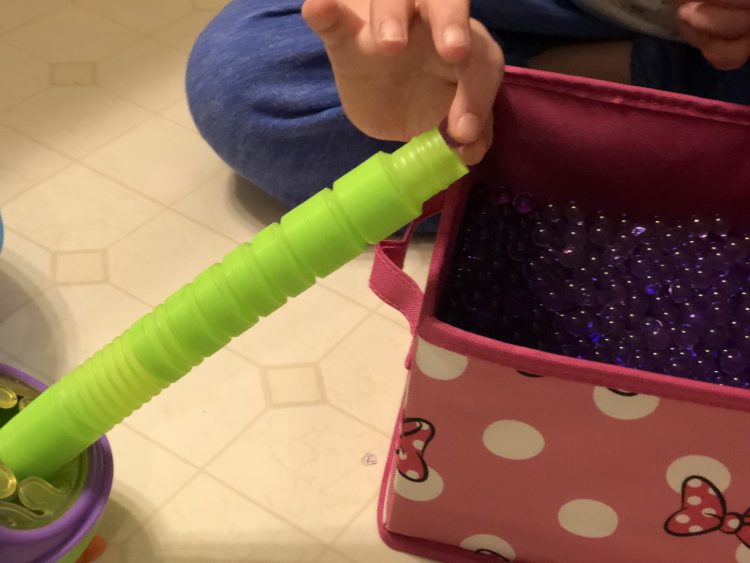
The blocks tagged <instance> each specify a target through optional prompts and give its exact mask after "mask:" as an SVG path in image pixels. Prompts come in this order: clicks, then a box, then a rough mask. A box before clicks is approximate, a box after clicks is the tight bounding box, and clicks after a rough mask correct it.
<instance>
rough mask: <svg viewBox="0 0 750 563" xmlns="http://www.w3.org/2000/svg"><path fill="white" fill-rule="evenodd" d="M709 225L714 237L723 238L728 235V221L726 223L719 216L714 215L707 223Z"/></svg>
mask: <svg viewBox="0 0 750 563" xmlns="http://www.w3.org/2000/svg"><path fill="white" fill-rule="evenodd" d="M709 224H710V226H711V232H712V233H713V234H715V235H716V236H719V237H725V236H727V235H728V234H729V230H730V225H729V221H727V220H726V219H724V218H723V217H721V216H720V215H714V217H713V218H712V219H711V221H709Z"/></svg>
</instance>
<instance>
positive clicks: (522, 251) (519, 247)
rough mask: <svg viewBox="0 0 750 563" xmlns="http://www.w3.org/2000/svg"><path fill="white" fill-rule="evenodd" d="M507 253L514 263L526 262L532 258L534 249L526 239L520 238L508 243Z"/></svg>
mask: <svg viewBox="0 0 750 563" xmlns="http://www.w3.org/2000/svg"><path fill="white" fill-rule="evenodd" d="M506 252H507V254H508V258H510V259H511V260H513V261H514V262H525V261H526V260H528V259H529V258H530V257H531V256H532V253H533V252H534V247H533V245H532V244H531V243H530V242H529V241H527V240H526V239H522V238H519V239H516V240H512V241H510V242H509V243H508V247H507V249H506Z"/></svg>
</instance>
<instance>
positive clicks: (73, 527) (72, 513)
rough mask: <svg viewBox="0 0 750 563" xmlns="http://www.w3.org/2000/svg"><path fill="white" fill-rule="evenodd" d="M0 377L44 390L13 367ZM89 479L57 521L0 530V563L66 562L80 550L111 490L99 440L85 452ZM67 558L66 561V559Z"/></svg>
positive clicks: (108, 459) (105, 446) (104, 445)
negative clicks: (24, 528) (36, 526)
mask: <svg viewBox="0 0 750 563" xmlns="http://www.w3.org/2000/svg"><path fill="white" fill-rule="evenodd" d="M0 376H10V377H11V378H14V379H17V380H18V381H20V382H21V383H23V384H25V385H28V386H29V387H33V388H34V389H38V390H39V391H41V390H43V389H45V388H46V387H47V386H46V385H45V384H44V383H42V382H41V381H39V380H37V379H35V378H33V377H31V376H30V375H27V374H25V373H23V372H21V371H19V370H17V369H15V368H13V367H10V366H7V365H4V364H0ZM88 461H89V466H88V475H87V476H86V482H85V483H84V485H83V489H82V490H81V493H80V495H79V496H78V498H77V499H76V500H75V502H74V503H73V505H72V506H71V507H70V508H69V509H68V510H67V512H65V514H63V515H62V516H61V517H59V518H58V519H57V520H55V521H54V522H52V523H51V524H48V525H46V526H42V527H41V528H35V529H33V530H12V529H9V528H5V527H2V526H0V561H7V562H12V563H43V562H45V563H46V562H51V561H59V560H61V559H63V560H64V559H67V558H68V557H70V556H72V555H73V554H74V553H78V552H80V551H82V550H83V548H84V547H85V545H82V544H83V542H84V540H85V541H86V542H88V539H89V537H90V536H91V534H92V532H93V530H94V526H95V525H96V523H97V521H98V520H99V517H100V516H101V513H102V511H103V510H104V506H105V505H106V504H107V500H108V499H109V492H110V489H111V488H112V477H113V470H114V464H113V460H112V450H111V449H110V447H109V442H108V441H107V439H106V438H105V437H102V438H100V439H99V441H97V442H96V443H95V444H94V445H93V446H91V447H90V448H89V450H88ZM66 556H67V557H66Z"/></svg>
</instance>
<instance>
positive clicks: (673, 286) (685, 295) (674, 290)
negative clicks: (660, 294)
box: [668, 279, 695, 303]
mask: <svg viewBox="0 0 750 563" xmlns="http://www.w3.org/2000/svg"><path fill="white" fill-rule="evenodd" d="M668 292H669V297H670V299H671V300H672V301H673V302H675V303H685V301H689V300H691V299H693V298H694V297H695V290H694V289H693V288H692V287H691V286H690V285H689V284H688V283H686V282H685V280H680V279H677V280H673V281H672V283H670V284H669V290H668Z"/></svg>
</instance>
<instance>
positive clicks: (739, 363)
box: [719, 348, 747, 376]
mask: <svg viewBox="0 0 750 563" xmlns="http://www.w3.org/2000/svg"><path fill="white" fill-rule="evenodd" d="M719 367H720V368H721V371H723V372H724V373H725V374H727V375H730V376H740V375H744V374H745V373H746V371H747V358H746V357H745V355H744V354H743V353H742V352H740V351H739V350H737V349H736V348H728V349H724V350H722V351H721V353H720V354H719Z"/></svg>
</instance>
